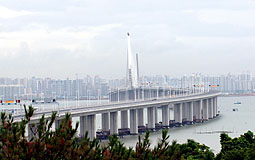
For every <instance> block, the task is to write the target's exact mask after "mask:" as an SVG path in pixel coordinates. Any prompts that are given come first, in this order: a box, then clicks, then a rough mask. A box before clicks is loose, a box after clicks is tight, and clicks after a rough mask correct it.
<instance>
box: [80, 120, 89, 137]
mask: <svg viewBox="0 0 255 160" xmlns="http://www.w3.org/2000/svg"><path fill="white" fill-rule="evenodd" d="M86 127H87V116H80V136H81V137H84V136H85V134H86V132H87V131H88V129H87V128H86Z"/></svg>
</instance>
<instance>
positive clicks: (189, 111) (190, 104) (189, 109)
mask: <svg viewBox="0 0 255 160" xmlns="http://www.w3.org/2000/svg"><path fill="white" fill-rule="evenodd" d="M187 121H188V122H189V123H190V124H192V123H193V102H188V103H187Z"/></svg>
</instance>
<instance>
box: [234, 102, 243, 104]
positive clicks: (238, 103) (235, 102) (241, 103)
mask: <svg viewBox="0 0 255 160" xmlns="http://www.w3.org/2000/svg"><path fill="white" fill-rule="evenodd" d="M234 104H242V103H241V102H235V103H234Z"/></svg>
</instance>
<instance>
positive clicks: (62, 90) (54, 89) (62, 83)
mask: <svg viewBox="0 0 255 160" xmlns="http://www.w3.org/2000/svg"><path fill="white" fill-rule="evenodd" d="M77 78H78V79H68V78H66V79H52V78H38V77H32V78H21V79H20V78H16V79H11V78H2V77H0V97H1V99H17V98H20V99H42V98H57V99H65V98H68V99H77V98H78V99H86V98H88V97H91V98H95V99H96V98H97V99H98V98H99V97H100V98H101V97H102V98H107V96H108V95H109V93H110V92H111V91H113V90H118V89H126V88H127V86H126V79H125V77H123V78H122V79H105V78H102V77H100V76H90V75H87V76H86V77H77ZM139 86H140V87H142V88H144V87H145V88H148V87H149V88H150V87H152V88H153V87H156V88H157V87H158V88H167V87H171V88H189V89H195V88H197V89H199V88H200V89H202V90H206V91H207V90H218V91H221V92H222V93H230V94H254V93H255V76H254V75H252V74H250V73H243V74H237V75H234V74H227V75H219V76H207V75H203V74H201V73H196V74H193V75H183V76H182V77H171V76H168V75H157V76H143V77H140V84H139ZM210 86H211V87H210ZM215 86H216V87H215ZM140 87H139V88H140Z"/></svg>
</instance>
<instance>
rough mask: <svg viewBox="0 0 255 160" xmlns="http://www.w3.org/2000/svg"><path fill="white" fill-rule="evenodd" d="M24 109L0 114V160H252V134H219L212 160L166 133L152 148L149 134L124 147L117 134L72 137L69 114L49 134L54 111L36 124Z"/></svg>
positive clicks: (191, 142)
mask: <svg viewBox="0 0 255 160" xmlns="http://www.w3.org/2000/svg"><path fill="white" fill-rule="evenodd" d="M24 109H25V117H24V118H23V119H22V120H21V121H20V122H15V121H14V119H13V117H12V115H6V114H5V113H1V120H0V159H3V160H7V159H8V160H10V159H23V160H25V159H26V160H27V159H28V160H32V159H33V160H34V159H52V160H53V159H54V160H55V159H56V160H64V159H74V160H80V159H90V160H110V159H116V160H126V159H129V160H135V159H143V160H163V159H170V160H184V159H187V160H198V159H199V160H214V159H223V160H230V159H231V160H235V159H238V160H242V159H244V160H252V159H255V152H254V151H255V143H254V135H253V133H252V132H251V131H248V132H247V133H245V134H244V135H241V136H240V137H239V138H233V139H232V138H230V137H229V136H228V135H227V134H225V133H223V134H221V136H220V138H221V141H220V143H221V146H222V148H221V152H220V153H219V154H217V156H216V157H215V155H214V153H213V152H212V151H211V150H210V148H209V147H207V146H205V145H202V144H199V143H198V142H195V141H194V140H188V141H187V142H186V143H184V144H179V143H177V141H175V140H174V141H172V142H171V143H170V142H169V138H170V136H169V135H168V132H167V130H163V131H162V138H161V139H159V140H158V143H157V145H155V147H151V142H150V140H149V136H150V132H146V133H145V135H139V136H138V142H137V143H136V147H135V148H134V149H133V148H127V147H126V146H124V144H123V143H121V142H120V141H119V140H118V137H117V135H113V136H110V137H109V141H108V143H107V144H105V145H103V144H100V143H99V140H98V139H93V140H92V141H91V140H90V139H89V138H88V133H86V134H85V136H84V137H83V138H82V139H80V138H78V137H77V136H76V134H77V129H78V126H79V124H78V123H76V125H75V127H73V126H72V119H71V115H70V114H66V115H65V117H64V118H63V119H62V120H61V123H60V126H59V128H56V129H55V131H52V125H53V124H54V122H55V120H56V118H57V117H56V115H57V113H56V112H53V113H52V115H51V117H49V118H46V117H45V115H43V116H42V117H41V118H40V120H39V122H37V125H35V123H33V121H32V120H31V117H32V116H33V113H34V109H33V107H32V106H29V107H28V108H26V106H24ZM26 126H28V127H29V129H30V130H31V132H32V137H31V138H30V139H28V137H26V136H25V135H26V134H25V133H26Z"/></svg>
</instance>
